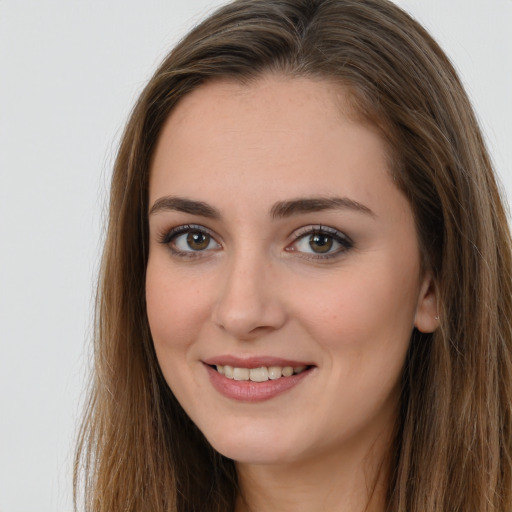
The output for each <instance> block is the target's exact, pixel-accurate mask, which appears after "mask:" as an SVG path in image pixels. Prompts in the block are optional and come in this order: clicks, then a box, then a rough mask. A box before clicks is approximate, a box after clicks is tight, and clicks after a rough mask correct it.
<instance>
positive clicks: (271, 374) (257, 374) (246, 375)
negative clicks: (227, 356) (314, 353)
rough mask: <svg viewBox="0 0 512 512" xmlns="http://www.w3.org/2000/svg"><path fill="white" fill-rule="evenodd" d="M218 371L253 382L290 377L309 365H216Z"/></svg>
mask: <svg viewBox="0 0 512 512" xmlns="http://www.w3.org/2000/svg"><path fill="white" fill-rule="evenodd" d="M216 368H217V371H218V372H219V373H220V374H221V375H224V376H225V377H227V378H228V379H234V380H251V381H252V382H265V381H267V380H276V379H280V378H281V377H290V376H292V375H293V374H298V373H302V372H303V371H304V370H305V369H306V368H307V367H306V366H297V367H295V368H293V367H292V366H269V367H268V368H267V367H266V366H261V367H260V368H250V369H249V368H234V367H233V366H229V365H227V364H226V365H224V366H222V365H220V364H218V365H216Z"/></svg>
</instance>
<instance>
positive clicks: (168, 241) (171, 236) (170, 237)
mask: <svg viewBox="0 0 512 512" xmlns="http://www.w3.org/2000/svg"><path fill="white" fill-rule="evenodd" d="M186 233H199V234H202V235H206V236H207V237H209V238H210V240H213V241H214V242H215V243H216V244H217V245H219V247H220V244H219V242H217V240H216V239H215V237H214V236H213V235H212V233H211V232H210V231H209V230H208V229H206V228H205V227H204V226H199V225H197V224H184V225H182V226H177V227H175V228H172V229H171V230H169V231H164V232H163V233H161V234H160V235H159V237H158V239H159V242H160V243H161V244H164V245H167V246H168V247H169V249H170V251H171V252H172V254H173V255H175V256H179V257H181V258H198V257H201V256H203V255H202V254H201V253H203V252H206V249H204V250H202V251H201V250H199V251H194V250H192V249H191V250H190V251H183V250H180V249H178V248H176V246H175V245H173V242H175V240H176V239H177V238H178V237H179V236H180V235H184V234H186Z"/></svg>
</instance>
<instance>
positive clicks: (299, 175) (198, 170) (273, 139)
mask: <svg viewBox="0 0 512 512" xmlns="http://www.w3.org/2000/svg"><path fill="white" fill-rule="evenodd" d="M341 163H343V167H344V168H346V169H350V168H352V169H354V173H355V174H357V170H358V169H359V168H361V167H363V166H365V165H366V166H368V165H371V167H372V169H373V170H374V171H375V172H382V173H385V174H386V175H387V174H388V171H389V169H388V168H389V166H388V159H387V146H386V144H385V143H384V141H383V140H382V138H381V137H380V135H379V133H378V131H377V129H376V128H374V127H372V126H370V125H368V124H363V123H362V122H360V121H359V120H357V119H356V116H355V115H354V110H353V107H352V102H351V97H350V96H349V94H348V93H347V92H346V91H345V90H344V89H343V88H342V87H340V86H338V85H335V84H332V83H330V82H328V81H320V80H311V79H306V78H289V77H283V76H266V77H262V78H260V79H258V80H256V81H254V82H251V83H249V84H241V83H238V82H234V81H213V82H210V83H207V84H205V85H202V86H200V87H199V88H197V89H196V90H195V91H193V92H192V93H190V94H188V95H187V96H185V97H184V98H183V99H182V100H181V101H180V103H179V104H178V105H177V107H176V108H175V109H174V111H173V112H172V113H171V115H170V116H169V118H168V119H167V121H166V123H165V124H164V127H163V130H162V132H161V134H160V138H159V141H158V144H157V148H156V151H155V154H154V158H153V162H152V166H151V180H150V185H151V186H150V189H151V191H154V189H155V188H161V187H160V185H162V183H163V181H166V182H168V183H170V181H172V182H173V185H174V186H176V187H179V186H181V185H185V183H186V182H187V181H191V180H195V190H196V191H197V190H199V189H201V188H202V187H203V186H204V184H205V182H210V184H211V180H212V177H214V176H215V179H219V178H220V177H222V176H224V175H227V174H229V177H230V183H231V184H232V185H233V186H235V185H238V186H239V187H243V186H244V185H248V184H250V182H251V181H252V180H255V179H257V180H260V181H261V180H268V182H269V183H270V181H271V182H272V183H273V184H274V185H276V184H278V183H279V182H283V181H284V182H285V183H287V185H288V187H289V189H290V190H289V193H290V194H292V195H293V187H294V184H299V183H305V184H307V183H312V182H316V186H317V187H320V188H322V187H321V183H322V182H323V183H324V187H323V188H324V191H323V192H324V193H328V192H329V189H330V186H331V185H332V184H333V179H334V178H335V176H334V175H333V174H340V171H341V170H342V169H341V166H340V164H341ZM341 174H343V173H341ZM341 174H340V176H341ZM340 176H338V177H340ZM359 177H360V178H361V180H362V179H363V176H362V175H360V176H359ZM353 178H357V176H356V175H354V176H353ZM334 181H336V180H334ZM352 181H355V182H357V181H358V180H357V179H356V180H352ZM355 184H356V183H354V185H355ZM235 188H236V187H235ZM297 192H299V191H297ZM318 192H319V193H322V191H321V190H319V191H318Z"/></svg>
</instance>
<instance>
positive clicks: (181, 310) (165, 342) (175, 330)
mask: <svg viewBox="0 0 512 512" xmlns="http://www.w3.org/2000/svg"><path fill="white" fill-rule="evenodd" d="M198 281H199V282H198ZM201 283H203V281H201V280H196V279H184V278H183V276H182V275H181V276H180V274H179V273H178V272H176V271H172V272H171V271H170V269H169V266H168V265H166V264H165V262H162V261H159V259H157V258H154V259H151V258H150V260H149V262H148V267H147V273H146V308H147V314H148V321H149V326H150V329H151V334H152V337H153V341H154V344H155V350H156V352H157V356H159V359H160V354H161V353H164V352H178V351H180V350H185V349H186V348H187V346H188V345H189V344H190V343H191V340H194V338H196V335H197V333H198V332H199V330H200V328H201V326H202V325H203V324H204V320H205V318H206V317H207V316H208V314H209V313H208V311H209V307H208V302H209V301H208V296H209V294H208V293H206V290H205V287H204V286H203V285H202V284H201Z"/></svg>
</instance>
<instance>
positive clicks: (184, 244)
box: [162, 225, 221, 256]
mask: <svg viewBox="0 0 512 512" xmlns="http://www.w3.org/2000/svg"><path fill="white" fill-rule="evenodd" d="M162 243H163V244H166V245H169V247H170V248H171V249H172V250H173V252H174V253H175V254H181V255H186V254H188V255H189V256H190V255H192V254H193V253H199V252H207V251H212V250H218V249H220V248H221V246H220V244H219V243H218V242H217V241H216V240H215V238H214V237H213V236H212V235H210V233H209V232H208V231H207V230H206V228H205V229H203V228H201V227H195V226H188V225H185V226H178V227H177V228H175V229H173V230H171V231H170V232H169V233H167V234H166V235H165V236H164V237H163V239H162Z"/></svg>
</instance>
